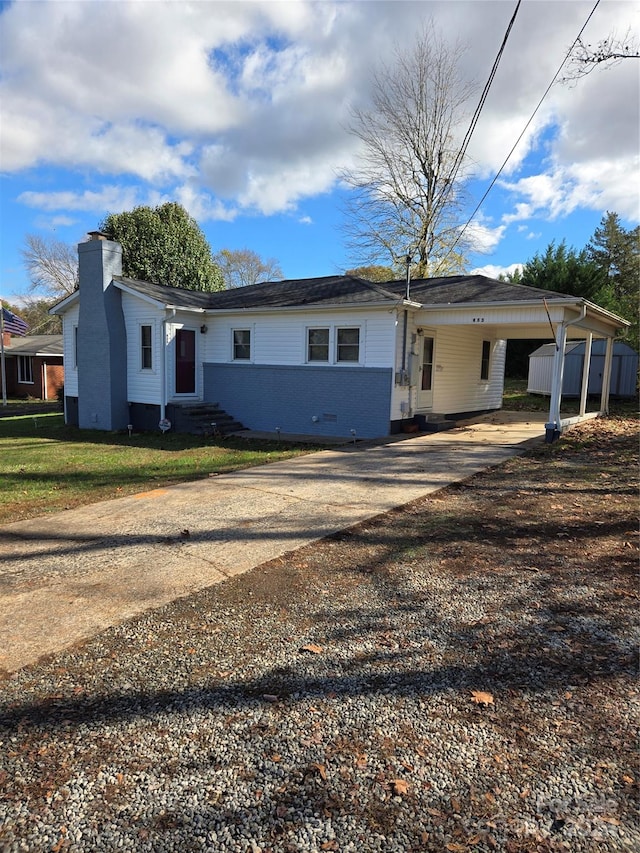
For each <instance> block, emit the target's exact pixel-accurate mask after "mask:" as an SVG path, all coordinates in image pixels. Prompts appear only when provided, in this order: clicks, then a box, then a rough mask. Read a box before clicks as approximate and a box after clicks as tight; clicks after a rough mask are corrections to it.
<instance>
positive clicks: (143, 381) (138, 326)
mask: <svg viewBox="0 0 640 853" xmlns="http://www.w3.org/2000/svg"><path fill="white" fill-rule="evenodd" d="M122 310H123V311H124V318H125V326H126V331H127V399H128V401H129V402H130V403H155V404H159V403H160V399H161V396H162V385H161V382H162V371H161V369H160V359H161V357H162V355H161V353H162V327H163V326H162V317H163V312H162V311H161V310H159V309H158V308H156V307H155V306H154V305H151V304H149V303H148V302H146V301H144V300H142V299H137V298H136V297H135V296H132V295H131V294H129V293H123V294H122ZM145 327H150V328H151V337H150V339H148V340H150V346H151V353H152V367H151V369H146V368H143V361H142V358H143V353H142V347H143V331H142V330H143V329H144V328H145Z"/></svg>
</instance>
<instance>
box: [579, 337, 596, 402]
mask: <svg viewBox="0 0 640 853" xmlns="http://www.w3.org/2000/svg"><path fill="white" fill-rule="evenodd" d="M592 343H593V333H592V332H589V334H588V335H587V337H586V340H585V342H584V361H583V363H582V389H581V391H580V414H581V415H584V414H585V413H586V411H587V394H588V393H589V368H590V367H591V344H592Z"/></svg>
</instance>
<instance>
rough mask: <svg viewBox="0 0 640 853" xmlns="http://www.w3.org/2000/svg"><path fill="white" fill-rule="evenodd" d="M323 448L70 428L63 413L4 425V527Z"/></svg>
mask: <svg viewBox="0 0 640 853" xmlns="http://www.w3.org/2000/svg"><path fill="white" fill-rule="evenodd" d="M315 449H318V448H317V446H316V447H314V446H309V445H306V446H304V447H300V446H294V445H287V444H286V443H285V442H267V441H252V440H248V439H242V438H226V439H213V438H203V437H200V436H192V435H183V434H178V433H167V434H166V435H165V436H163V435H162V434H161V433H157V434H156V433H143V434H139V435H137V434H134V435H132V436H131V437H129V436H128V435H120V434H118V433H105V432H98V431H95V432H94V431H93V430H79V429H76V428H73V427H65V425H64V422H63V416H62V415H61V414H58V413H41V414H35V415H21V416H15V417H12V416H10V417H3V418H0V460H1V461H0V523H7V522H10V521H16V520H18V519H22V518H33V517H35V516H39V515H43V514H45V513H47V512H53V511H57V510H61V509H66V508H68V507H73V506H79V505H81V504H87V503H93V502H95V501H99V500H106V499H108V498H114V497H120V496H122V495H127V494H133V493H135V492H141V491H147V490H149V489H154V488H159V487H160V486H166V485H169V484H171V483H178V482H184V481H185V480H195V479H198V478H200V477H208V476H209V474H213V473H223V472H228V471H234V470H236V469H238V468H247V467H250V466H252V465H261V464H264V463H266V462H273V461H275V460H277V459H284V458H288V457H291V456H296V455H299V454H301V453H308V452H310V451H311V450H315Z"/></svg>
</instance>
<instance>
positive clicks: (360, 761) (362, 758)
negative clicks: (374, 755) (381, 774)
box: [356, 755, 367, 768]
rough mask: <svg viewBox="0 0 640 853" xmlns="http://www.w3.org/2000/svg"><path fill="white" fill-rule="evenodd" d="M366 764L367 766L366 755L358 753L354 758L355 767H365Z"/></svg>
mask: <svg viewBox="0 0 640 853" xmlns="http://www.w3.org/2000/svg"><path fill="white" fill-rule="evenodd" d="M366 766H367V756H366V755H359V756H358V757H357V758H356V767H360V768H362V767H366Z"/></svg>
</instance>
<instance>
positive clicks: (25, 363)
mask: <svg viewBox="0 0 640 853" xmlns="http://www.w3.org/2000/svg"><path fill="white" fill-rule="evenodd" d="M18 382H23V383H25V384H26V385H33V358H32V357H31V356H30V355H19V356H18Z"/></svg>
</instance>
